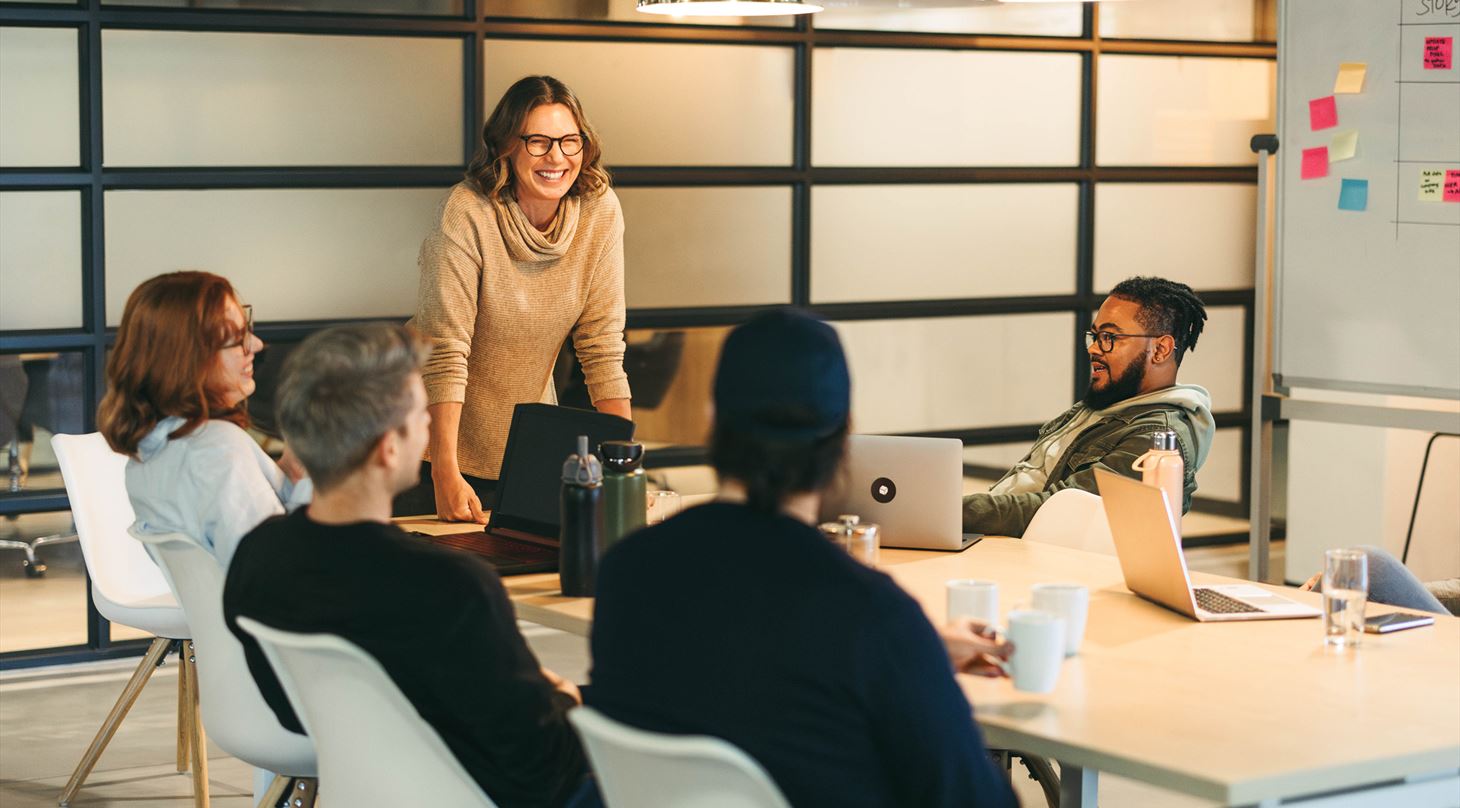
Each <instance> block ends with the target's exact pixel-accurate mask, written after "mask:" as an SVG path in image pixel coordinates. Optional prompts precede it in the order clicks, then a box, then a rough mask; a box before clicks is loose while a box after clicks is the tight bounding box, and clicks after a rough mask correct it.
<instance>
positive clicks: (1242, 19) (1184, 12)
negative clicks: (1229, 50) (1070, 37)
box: [1100, 0, 1277, 42]
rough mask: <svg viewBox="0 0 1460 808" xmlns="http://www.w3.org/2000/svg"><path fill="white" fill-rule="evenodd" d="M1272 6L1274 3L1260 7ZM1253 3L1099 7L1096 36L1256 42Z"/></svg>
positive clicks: (1160, 0)
mask: <svg viewBox="0 0 1460 808" xmlns="http://www.w3.org/2000/svg"><path fill="white" fill-rule="evenodd" d="M1263 5H1265V6H1276V5H1277V4H1276V3H1270V4H1269V3H1263ZM1253 6H1254V2H1253V0H1202V2H1201V6H1200V8H1199V9H1198V8H1195V7H1193V6H1192V4H1191V3H1184V2H1181V0H1126V2H1121V3H1103V4H1101V6H1100V35H1101V36H1103V37H1110V38H1112V39H1204V40H1220V41H1225V42H1250V41H1252V40H1253V39H1256V38H1257V25H1256V21H1257V18H1256V14H1257V11H1256V10H1255V9H1254V8H1253Z"/></svg>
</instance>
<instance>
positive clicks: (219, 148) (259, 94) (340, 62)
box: [102, 29, 463, 166]
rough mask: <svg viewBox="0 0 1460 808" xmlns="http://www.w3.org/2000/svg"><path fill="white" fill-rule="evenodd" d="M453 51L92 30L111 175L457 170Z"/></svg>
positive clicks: (451, 45) (405, 41)
mask: <svg viewBox="0 0 1460 808" xmlns="http://www.w3.org/2000/svg"><path fill="white" fill-rule="evenodd" d="M461 54H462V42H461V40H459V39H450V38H440V37H432V38H404V37H359V36H301V35H298V34H235V33H203V32H192V31H181V32H171V31H124V30H116V29H109V30H106V31H103V32H102V64H103V70H104V71H105V74H106V92H105V93H103V96H102V97H103V102H104V103H103V106H104V114H105V116H106V117H105V120H106V127H105V131H106V162H107V165H111V166H159V165H169V166H257V165H270V166H272V165H456V164H459V163H460V162H461V159H462V153H463V152H462V145H461V132H462V123H461V116H462V111H463V101H462V87H461Z"/></svg>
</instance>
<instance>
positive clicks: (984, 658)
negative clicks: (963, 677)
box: [938, 617, 1014, 677]
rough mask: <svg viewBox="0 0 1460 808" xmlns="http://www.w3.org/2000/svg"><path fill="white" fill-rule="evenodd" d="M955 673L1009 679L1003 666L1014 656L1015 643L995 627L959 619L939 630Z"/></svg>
mask: <svg viewBox="0 0 1460 808" xmlns="http://www.w3.org/2000/svg"><path fill="white" fill-rule="evenodd" d="M938 634H939V635H940V636H942V638H943V646H944V647H945V648H947V649H948V658H949V659H950V660H951V661H952V662H953V670H954V671H955V672H957V673H967V674H972V675H974V676H989V677H999V676H1007V675H1008V674H1007V673H1006V672H1005V671H1004V668H1003V666H1002V665H1001V664H1000V663H1003V662H1007V661H1008V660H1009V656H1010V655H1011V654H1013V653H1014V645H1013V643H1010V642H1008V641H1007V640H1005V639H1003V638H1002V637H1000V636H999V635H998V632H996V631H994V629H993V627H992V626H988V625H985V624H984V623H981V622H979V621H978V620H972V619H969V618H967V617H964V618H959V619H957V620H954V621H953V622H951V623H949V624H948V625H946V626H944V627H943V628H941V629H939V630H938Z"/></svg>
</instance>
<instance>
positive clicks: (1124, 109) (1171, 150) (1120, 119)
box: [1095, 55, 1276, 166]
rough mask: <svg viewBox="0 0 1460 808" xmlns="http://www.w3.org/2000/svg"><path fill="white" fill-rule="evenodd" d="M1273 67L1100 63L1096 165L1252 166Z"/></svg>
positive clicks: (1172, 61)
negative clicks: (1254, 139) (1254, 141)
mask: <svg viewBox="0 0 1460 808" xmlns="http://www.w3.org/2000/svg"><path fill="white" fill-rule="evenodd" d="M1275 67H1276V66H1275V63H1274V62H1272V61H1269V60H1267V59H1212V58H1199V57H1192V56H1120V55H1109V56H1101V57H1100V71H1099V88H1098V90H1097V93H1096V98H1097V99H1098V101H1097V103H1098V105H1099V106H1098V109H1097V111H1096V116H1095V120H1096V122H1097V123H1096V138H1095V152H1096V161H1097V162H1098V163H1100V164H1101V165H1107V166H1111V165H1251V164H1252V163H1254V162H1256V156H1255V155H1253V153H1252V150H1251V149H1250V148H1249V146H1248V144H1249V142H1250V141H1251V139H1252V136H1253V135H1255V134H1258V133H1261V132H1271V131H1273V126H1274V123H1273V120H1274V118H1273V116H1274V112H1273V108H1274V97H1275V94H1276V87H1275V84H1274V82H1275V81H1276V69H1275Z"/></svg>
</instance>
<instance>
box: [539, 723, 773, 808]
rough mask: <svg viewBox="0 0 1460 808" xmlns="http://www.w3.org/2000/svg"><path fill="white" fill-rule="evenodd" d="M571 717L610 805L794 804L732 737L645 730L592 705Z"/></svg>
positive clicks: (761, 807) (722, 807)
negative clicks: (723, 737)
mask: <svg viewBox="0 0 1460 808" xmlns="http://www.w3.org/2000/svg"><path fill="white" fill-rule="evenodd" d="M568 718H569V720H571V721H572V722H573V726H575V727H577V728H578V735H579V736H581V737H582V738H583V746H584V748H585V749H587V750H588V758H589V760H591V761H592V762H593V772H594V775H595V776H596V777H597V778H598V790H599V792H600V794H602V796H603V801H604V803H605V804H606V805H607V806H608V808H647V806H654V807H655V808H790V803H788V802H786V798H785V797H784V796H782V795H781V790H780V789H779V788H776V784H775V782H774V781H772V780H771V777H770V775H769V774H766V771H765V769H763V768H761V765H760V764H759V763H756V762H755V760H753V759H752V758H751V757H750V755H747V754H745V752H743V751H741V750H740V749H738V748H737V747H735V745H733V744H731V743H729V742H728V741H724V740H721V739H719V738H711V737H707V736H703V735H664V734H661V733H657V732H646V731H644V730H641V729H635V728H633V727H630V726H627V725H625V724H621V723H619V722H618V721H615V720H613V719H612V718H609V717H608V716H606V715H604V714H603V713H600V712H598V711H597V710H594V709H593V708H591V707H579V708H578V709H576V710H573V711H572V712H571V713H569V714H568Z"/></svg>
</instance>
